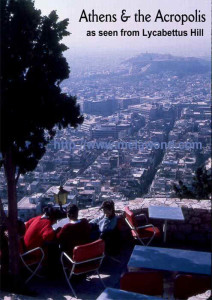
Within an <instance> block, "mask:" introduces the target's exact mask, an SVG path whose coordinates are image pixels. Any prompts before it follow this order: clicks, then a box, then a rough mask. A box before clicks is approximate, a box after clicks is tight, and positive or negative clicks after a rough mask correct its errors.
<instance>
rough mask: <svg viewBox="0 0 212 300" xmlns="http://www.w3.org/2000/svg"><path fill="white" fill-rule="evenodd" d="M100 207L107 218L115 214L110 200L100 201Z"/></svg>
mask: <svg viewBox="0 0 212 300" xmlns="http://www.w3.org/2000/svg"><path fill="white" fill-rule="evenodd" d="M100 209H102V210H103V212H104V214H105V216H106V217H107V218H112V217H113V216H115V205H114V202H113V201H112V200H106V201H104V202H103V203H102V205H101V207H100Z"/></svg>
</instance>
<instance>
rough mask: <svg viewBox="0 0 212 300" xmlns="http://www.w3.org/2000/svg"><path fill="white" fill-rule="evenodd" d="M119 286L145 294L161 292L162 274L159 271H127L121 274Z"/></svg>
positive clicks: (160, 293) (153, 294)
mask: <svg viewBox="0 0 212 300" xmlns="http://www.w3.org/2000/svg"><path fill="white" fill-rule="evenodd" d="M120 288H121V289H122V290H125V291H129V292H135V293H140V294H145V295H152V296H155V295H157V296H158V295H162V294H163V276H162V274H161V273H160V272H129V273H125V274H123V275H122V277H121V280H120Z"/></svg>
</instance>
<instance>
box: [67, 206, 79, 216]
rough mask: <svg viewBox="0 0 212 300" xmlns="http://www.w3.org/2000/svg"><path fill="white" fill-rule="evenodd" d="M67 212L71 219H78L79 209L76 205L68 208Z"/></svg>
mask: <svg viewBox="0 0 212 300" xmlns="http://www.w3.org/2000/svg"><path fill="white" fill-rule="evenodd" d="M66 211H67V215H68V217H69V218H71V217H76V216H77V214H78V211H79V209H78V207H77V206H76V205H75V204H70V205H69V206H68V207H67V210H66Z"/></svg>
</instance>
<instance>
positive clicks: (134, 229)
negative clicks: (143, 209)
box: [125, 206, 160, 246]
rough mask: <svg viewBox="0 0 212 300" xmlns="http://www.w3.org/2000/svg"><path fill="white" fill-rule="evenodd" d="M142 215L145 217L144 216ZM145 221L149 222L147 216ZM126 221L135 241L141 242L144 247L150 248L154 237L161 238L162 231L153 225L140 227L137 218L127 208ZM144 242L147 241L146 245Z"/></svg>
mask: <svg viewBox="0 0 212 300" xmlns="http://www.w3.org/2000/svg"><path fill="white" fill-rule="evenodd" d="M142 215H143V216H145V215H144V214H142ZM145 219H146V222H147V218H146V216H145ZM125 221H126V222H127V224H128V225H129V227H130V229H131V233H132V236H133V237H134V239H137V240H139V241H140V243H141V244H142V245H144V246H148V245H149V244H150V243H151V241H152V240H153V239H154V237H159V236H160V230H159V229H158V228H157V227H155V226H153V225H152V224H146V225H142V226H139V224H138V221H137V219H136V216H135V215H134V213H133V212H132V211H131V210H130V209H129V207H127V206H126V207H125ZM144 240H147V243H146V244H145V243H144Z"/></svg>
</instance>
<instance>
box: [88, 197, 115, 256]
mask: <svg viewBox="0 0 212 300" xmlns="http://www.w3.org/2000/svg"><path fill="white" fill-rule="evenodd" d="M101 209H102V210H103V213H104V214H103V215H102V216H100V217H98V218H96V219H93V220H91V221H90V224H91V225H92V233H91V238H92V240H95V239H98V238H101V239H103V240H104V241H105V249H106V252H107V253H108V254H113V253H114V254H115V253H118V252H119V239H120V235H119V232H118V229H117V223H118V218H117V216H116V214H115V205H114V202H113V201H112V200H106V201H104V202H103V203H102V205H101V207H100V210H101Z"/></svg>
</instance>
